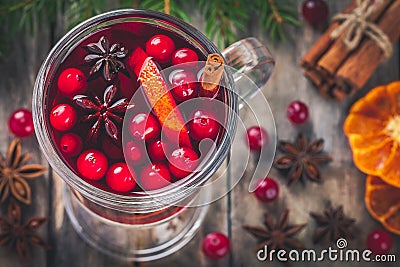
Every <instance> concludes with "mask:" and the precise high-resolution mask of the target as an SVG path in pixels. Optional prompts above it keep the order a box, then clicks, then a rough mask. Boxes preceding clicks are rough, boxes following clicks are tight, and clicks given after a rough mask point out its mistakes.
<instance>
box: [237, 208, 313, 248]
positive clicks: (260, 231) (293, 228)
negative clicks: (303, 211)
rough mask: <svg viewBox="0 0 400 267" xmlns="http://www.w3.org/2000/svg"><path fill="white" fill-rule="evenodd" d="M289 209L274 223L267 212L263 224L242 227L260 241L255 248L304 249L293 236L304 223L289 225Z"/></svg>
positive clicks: (301, 228)
mask: <svg viewBox="0 0 400 267" xmlns="http://www.w3.org/2000/svg"><path fill="white" fill-rule="evenodd" d="M288 221H289V210H285V211H284V212H283V213H282V214H281V215H280V217H279V220H278V221H277V222H276V223H275V224H274V223H273V222H272V219H271V217H270V215H269V214H268V213H265V215H264V226H265V228H263V227H257V226H247V225H244V226H243V229H245V230H246V231H247V232H249V233H250V234H252V235H253V236H254V237H256V238H257V239H258V241H259V242H260V243H259V244H258V246H257V247H256V249H257V250H260V249H263V248H264V246H268V250H269V251H271V250H273V249H275V250H286V251H287V250H288V249H304V248H305V246H304V244H303V243H302V242H301V241H299V240H298V239H295V238H294V237H293V236H294V235H296V234H297V233H299V232H300V231H301V230H303V228H304V227H305V226H306V224H299V225H289V224H288Z"/></svg>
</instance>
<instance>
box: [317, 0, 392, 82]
mask: <svg viewBox="0 0 400 267" xmlns="http://www.w3.org/2000/svg"><path fill="white" fill-rule="evenodd" d="M392 2H393V0H382V4H381V5H380V7H379V8H378V9H377V10H376V11H375V12H374V13H373V14H371V16H370V18H369V20H370V21H371V22H374V23H375V22H376V21H377V20H378V19H379V18H380V17H381V15H382V14H383V13H384V12H385V10H386V9H387V7H388V6H389V5H390V4H391V3H392ZM343 36H344V33H343V34H342V35H341V36H340V37H339V38H337V39H336V41H335V42H334V43H333V44H332V45H331V46H330V48H329V50H328V51H327V52H326V53H325V54H324V55H323V56H322V57H321V59H320V60H319V61H318V67H320V68H321V69H323V70H325V71H327V72H328V73H330V74H334V73H335V72H336V71H337V70H338V69H339V67H340V66H341V65H342V64H343V62H344V61H345V60H346V58H347V57H348V56H349V55H350V54H351V52H352V51H350V50H349V49H348V48H347V47H346V45H345V44H344V42H343Z"/></svg>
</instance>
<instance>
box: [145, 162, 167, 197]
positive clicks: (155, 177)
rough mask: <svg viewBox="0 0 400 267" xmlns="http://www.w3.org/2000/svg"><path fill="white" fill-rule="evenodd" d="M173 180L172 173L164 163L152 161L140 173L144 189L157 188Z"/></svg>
mask: <svg viewBox="0 0 400 267" xmlns="http://www.w3.org/2000/svg"><path fill="white" fill-rule="evenodd" d="M170 182H171V174H170V172H169V170H168V168H167V166H165V165H164V164H163V163H158V162H157V163H150V164H148V165H146V166H145V167H144V168H143V169H142V172H141V173H140V186H141V187H142V189H143V190H145V191H149V190H157V189H160V188H163V187H166V186H167V185H168V184H169V183H170Z"/></svg>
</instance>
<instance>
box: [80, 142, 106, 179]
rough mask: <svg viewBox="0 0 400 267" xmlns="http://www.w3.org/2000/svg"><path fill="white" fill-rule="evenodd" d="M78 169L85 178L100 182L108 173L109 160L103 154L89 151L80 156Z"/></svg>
mask: <svg viewBox="0 0 400 267" xmlns="http://www.w3.org/2000/svg"><path fill="white" fill-rule="evenodd" d="M76 167H77V169H78V171H79V173H80V175H81V176H82V177H83V178H86V179H89V180H100V179H101V178H103V177H104V175H105V174H106V172H107V169H108V160H107V158H106V156H105V155H104V154H103V153H102V152H100V151H98V150H95V149H89V150H86V151H83V152H82V153H81V154H80V155H79V157H78V159H77V161H76Z"/></svg>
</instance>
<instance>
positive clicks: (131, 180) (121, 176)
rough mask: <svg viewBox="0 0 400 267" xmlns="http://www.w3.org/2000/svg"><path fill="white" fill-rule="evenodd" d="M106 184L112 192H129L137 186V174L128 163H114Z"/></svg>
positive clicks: (108, 172)
mask: <svg viewBox="0 0 400 267" xmlns="http://www.w3.org/2000/svg"><path fill="white" fill-rule="evenodd" d="M106 183H107V185H108V186H109V187H110V188H111V189H112V190H115V191H118V192H129V191H131V190H132V189H133V188H135V186H136V173H135V172H134V170H132V169H129V168H128V165H126V163H123V162H118V163H114V164H113V165H111V166H110V168H109V169H108V171H107V175H106Z"/></svg>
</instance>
